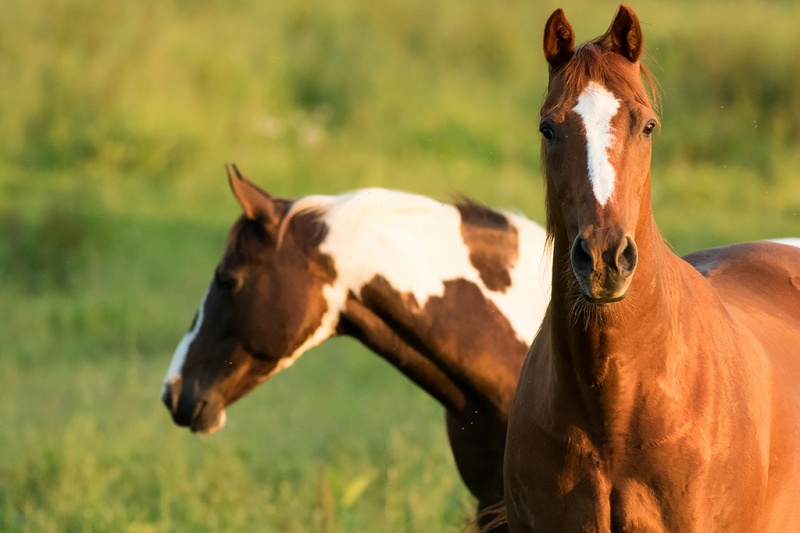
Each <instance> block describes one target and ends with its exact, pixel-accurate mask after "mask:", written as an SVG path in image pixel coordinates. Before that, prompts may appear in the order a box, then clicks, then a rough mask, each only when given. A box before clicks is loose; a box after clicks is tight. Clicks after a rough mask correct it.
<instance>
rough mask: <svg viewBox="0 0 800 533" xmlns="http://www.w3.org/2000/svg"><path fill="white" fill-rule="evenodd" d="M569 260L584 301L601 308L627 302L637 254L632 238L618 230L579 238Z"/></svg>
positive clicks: (573, 245) (574, 243) (574, 244)
mask: <svg viewBox="0 0 800 533" xmlns="http://www.w3.org/2000/svg"><path fill="white" fill-rule="evenodd" d="M570 260H571V262H572V271H573V272H574V274H575V278H576V279H577V280H578V285H579V286H580V289H581V293H582V294H583V297H584V298H585V299H586V301H588V302H589V303H592V304H598V305H602V304H608V303H614V302H618V301H620V300H622V299H623V298H625V295H626V294H627V292H628V287H629V286H630V282H631V278H632V276H633V272H634V270H636V263H637V261H638V251H637V248H636V243H635V242H634V240H633V237H631V236H630V235H628V234H626V233H624V232H622V231H621V230H618V229H617V230H611V231H606V232H602V233H592V234H589V235H584V236H578V237H577V238H576V239H575V241H574V242H573V244H572V249H571V250H570Z"/></svg>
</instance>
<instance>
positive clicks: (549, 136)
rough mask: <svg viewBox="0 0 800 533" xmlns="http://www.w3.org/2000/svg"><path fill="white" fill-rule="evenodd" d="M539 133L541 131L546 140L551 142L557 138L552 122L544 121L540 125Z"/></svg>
mask: <svg viewBox="0 0 800 533" xmlns="http://www.w3.org/2000/svg"><path fill="white" fill-rule="evenodd" d="M539 133H541V134H542V137H543V138H544V140H545V141H547V142H549V143H550V142H553V140H554V139H555V138H556V134H555V133H554V132H553V128H552V127H551V126H550V124H547V123H544V122H543V123H542V124H540V125H539Z"/></svg>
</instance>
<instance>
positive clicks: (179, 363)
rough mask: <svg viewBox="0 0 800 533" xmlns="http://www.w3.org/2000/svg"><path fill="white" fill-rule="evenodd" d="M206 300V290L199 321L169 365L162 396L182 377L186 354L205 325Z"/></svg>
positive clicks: (177, 349) (198, 315) (198, 314)
mask: <svg viewBox="0 0 800 533" xmlns="http://www.w3.org/2000/svg"><path fill="white" fill-rule="evenodd" d="M206 298H208V290H206V293H205V294H204V295H203V299H202V300H200V308H199V309H198V310H197V319H196V320H195V321H194V325H193V326H192V329H191V330H190V331H189V332H188V333H187V334H186V335H184V336H183V338H182V339H181V342H180V344H178V347H177V348H176V349H175V353H174V354H173V355H172V361H170V363H169V368H168V369H167V375H166V376H164V383H163V385H162V386H161V393H162V394H163V393H164V391H165V390H166V388H167V387H168V386H169V385H170V384H171V383H172V382H173V381H175V380H176V379H178V378H179V377H180V375H181V369H182V368H183V363H184V362H185V361H186V354H188V353H189V347H190V346H191V345H192V343H193V342H194V339H195V337H197V334H198V333H199V332H200V328H201V327H202V325H203V310H204V309H205V307H206Z"/></svg>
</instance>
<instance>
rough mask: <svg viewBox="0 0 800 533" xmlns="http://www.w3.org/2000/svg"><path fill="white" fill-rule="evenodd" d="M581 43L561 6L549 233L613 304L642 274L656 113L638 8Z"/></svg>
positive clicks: (550, 31)
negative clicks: (640, 240)
mask: <svg viewBox="0 0 800 533" xmlns="http://www.w3.org/2000/svg"><path fill="white" fill-rule="evenodd" d="M574 42H575V37H574V34H573V31H572V27H571V26H570V24H569V22H568V21H567V19H566V17H565V16H564V12H563V11H562V10H560V9H559V10H557V11H556V12H554V13H553V14H552V15H551V16H550V19H549V20H548V21H547V25H546V27H545V33H544V53H545V57H546V59H547V62H548V63H549V73H550V76H549V82H548V90H547V96H546V98H545V101H544V104H543V106H542V109H541V121H540V125H539V131H540V132H541V134H542V138H543V140H542V161H543V167H544V173H545V179H546V187H547V200H546V204H547V229H548V233H549V234H550V236H551V237H552V238H554V239H556V240H561V242H565V243H568V244H567V245H568V246H569V256H570V261H571V265H572V271H573V272H574V274H575V278H576V279H577V282H578V285H579V287H580V290H581V293H582V294H583V297H584V298H585V299H586V300H587V301H589V302H592V303H597V304H604V303H610V302H615V301H619V300H621V299H622V298H624V297H625V295H626V293H627V290H628V287H629V285H630V282H631V278H632V276H633V273H634V270H635V269H636V264H637V259H638V252H637V244H636V235H637V230H638V229H639V228H640V227H641V226H642V224H643V223H644V222H645V218H646V217H647V216H649V211H648V209H649V186H650V154H651V144H650V134H651V133H652V131H653V129H654V128H655V127H656V125H657V115H656V112H655V111H654V108H653V105H651V102H650V98H649V96H648V92H647V90H646V89H645V86H644V84H643V82H642V75H644V77H645V78H646V79H647V80H648V81H650V77H649V74H648V73H647V71H646V70H644V67H643V66H642V65H641V64H640V63H639V56H640V54H641V51H642V33H641V27H640V26H639V21H638V19H637V18H636V15H635V14H634V13H633V11H632V10H631V9H630V8H628V7H626V6H622V7H620V9H619V12H618V13H617V15H616V17H615V18H614V21H613V22H612V24H611V27H610V28H609V29H608V31H607V32H606V33H605V34H603V35H602V36H600V37H598V38H597V39H594V40H592V41H590V42H588V43H585V44H583V45H581V46H578V47H575V46H574ZM651 85H652V83H651Z"/></svg>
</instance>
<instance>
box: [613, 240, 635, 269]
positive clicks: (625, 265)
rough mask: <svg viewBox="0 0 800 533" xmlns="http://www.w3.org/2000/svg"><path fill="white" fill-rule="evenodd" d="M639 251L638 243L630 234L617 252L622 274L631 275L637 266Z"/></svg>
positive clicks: (618, 264)
mask: <svg viewBox="0 0 800 533" xmlns="http://www.w3.org/2000/svg"><path fill="white" fill-rule="evenodd" d="M638 259H639V252H638V250H637V249H636V243H635V242H634V241H633V239H632V238H631V237H630V236H626V237H625V239H624V240H623V241H622V243H621V244H620V247H619V249H618V252H617V269H618V270H619V272H620V274H623V275H630V274H631V273H632V272H633V270H634V269H635V268H636V262H637V261H638Z"/></svg>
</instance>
